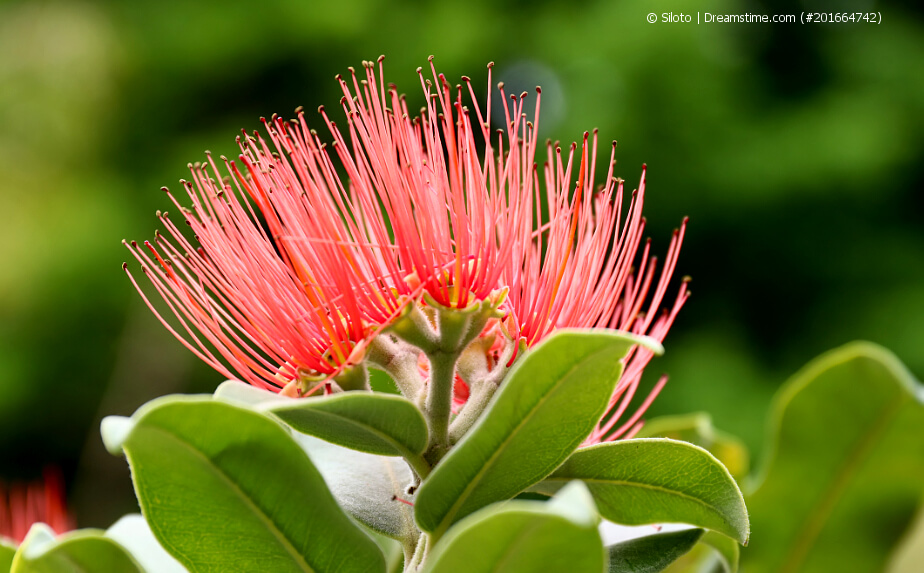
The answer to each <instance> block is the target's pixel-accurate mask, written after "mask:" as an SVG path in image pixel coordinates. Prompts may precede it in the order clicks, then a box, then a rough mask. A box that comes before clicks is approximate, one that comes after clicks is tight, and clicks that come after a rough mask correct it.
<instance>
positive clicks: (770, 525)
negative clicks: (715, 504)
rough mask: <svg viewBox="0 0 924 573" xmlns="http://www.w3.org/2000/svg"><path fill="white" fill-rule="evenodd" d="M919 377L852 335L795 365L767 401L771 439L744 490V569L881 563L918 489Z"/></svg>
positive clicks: (867, 567) (922, 444)
mask: <svg viewBox="0 0 924 573" xmlns="http://www.w3.org/2000/svg"><path fill="white" fill-rule="evenodd" d="M921 396H922V390H921V386H920V385H919V384H918V383H917V382H916V381H915V380H914V379H913V378H912V376H911V375H910V374H909V373H908V371H907V370H906V369H905V368H904V366H903V365H902V364H901V363H900V362H899V361H898V360H897V359H896V358H895V357H894V356H893V355H892V354H891V353H889V352H888V351H886V350H884V349H882V348H881V347H878V346H875V345H872V344H867V343H854V344H849V345H847V346H844V347H842V348H839V349H837V350H834V351H832V352H829V353H827V354H825V355H823V356H821V357H820V358H818V359H816V360H814V361H813V362H811V363H810V364H809V365H808V366H806V367H805V368H804V369H803V370H802V371H800V372H799V373H797V374H796V375H795V376H794V377H793V378H792V379H791V380H790V381H789V382H787V384H786V386H785V388H784V389H783V390H782V391H781V392H780V394H779V396H778V399H777V400H776V404H775V405H774V408H773V416H772V433H771V436H772V438H771V439H772V441H773V443H772V448H771V453H770V456H769V458H768V461H767V464H766V467H765V471H764V475H763V478H762V480H761V482H760V485H759V487H758V488H757V490H756V491H755V492H754V493H753V494H752V495H751V496H749V497H748V506H749V508H750V510H751V514H752V516H753V527H754V531H755V532H758V531H759V532H760V542H759V543H757V542H755V543H754V546H753V547H750V548H748V549H747V550H746V551H744V552H743V553H742V566H743V567H747V570H748V571H749V572H753V573H770V572H776V571H786V572H806V573H808V572H813V573H814V572H829V571H830V572H837V571H878V570H881V569H882V567H883V564H884V563H885V561H886V559H887V557H888V555H889V553H890V551H891V550H892V548H893V547H894V546H895V544H896V542H897V540H898V539H900V538H901V536H902V534H903V532H905V530H906V529H907V528H908V526H909V524H910V522H911V520H912V518H913V517H914V513H915V508H916V507H917V505H918V502H919V500H920V499H921V495H922V493H924V486H922V481H921V476H922V475H924V404H922V402H921Z"/></svg>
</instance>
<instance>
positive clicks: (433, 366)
mask: <svg viewBox="0 0 924 573" xmlns="http://www.w3.org/2000/svg"><path fill="white" fill-rule="evenodd" d="M427 358H428V359H429V360H430V384H429V388H428V390H429V391H428V392H427V400H426V404H425V411H426V414H427V418H428V422H429V426H430V448H429V450H428V451H427V453H426V454H424V457H425V458H426V459H427V461H428V462H430V464H431V465H436V462H438V461H439V460H440V459H441V458H442V457H443V455H444V454H445V453H446V451H447V450H448V449H449V417H450V415H451V414H452V386H453V383H454V382H455V378H456V362H457V361H458V359H459V354H458V353H457V352H453V353H445V352H440V351H437V352H433V353H430V354H428V355H427Z"/></svg>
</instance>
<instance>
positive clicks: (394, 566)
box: [368, 529, 404, 573]
mask: <svg viewBox="0 0 924 573" xmlns="http://www.w3.org/2000/svg"><path fill="white" fill-rule="evenodd" d="M368 533H369V535H370V536H371V537H372V539H374V540H375V542H376V543H377V544H378V546H379V549H381V550H382V553H383V554H384V555H385V569H386V573H401V572H402V571H403V570H404V551H403V550H402V548H401V544H400V543H398V542H397V541H395V540H394V539H392V538H391V537H386V536H384V535H382V534H381V533H378V532H376V531H373V530H371V529H370V530H368Z"/></svg>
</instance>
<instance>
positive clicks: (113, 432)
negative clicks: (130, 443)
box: [99, 416, 135, 456]
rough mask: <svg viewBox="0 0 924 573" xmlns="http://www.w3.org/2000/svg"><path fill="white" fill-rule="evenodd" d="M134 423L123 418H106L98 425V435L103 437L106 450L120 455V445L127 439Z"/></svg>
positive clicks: (129, 419)
mask: <svg viewBox="0 0 924 573" xmlns="http://www.w3.org/2000/svg"><path fill="white" fill-rule="evenodd" d="M134 426H135V423H134V422H133V421H132V419H131V418H126V417H125V416H106V417H105V418H103V421H102V423H100V425H99V433H100V435H101V436H102V437H103V445H105V446H106V450H107V451H108V452H109V453H110V454H112V455H114V456H118V455H121V454H122V445H123V444H124V443H125V440H126V439H128V435H129V434H130V433H131V431H132V428H133V427H134Z"/></svg>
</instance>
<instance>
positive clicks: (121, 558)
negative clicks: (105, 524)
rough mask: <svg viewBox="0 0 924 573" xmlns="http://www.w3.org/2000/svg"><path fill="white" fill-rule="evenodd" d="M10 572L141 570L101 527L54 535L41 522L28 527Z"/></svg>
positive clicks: (120, 572) (134, 572) (126, 572)
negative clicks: (58, 536) (56, 536)
mask: <svg viewBox="0 0 924 573" xmlns="http://www.w3.org/2000/svg"><path fill="white" fill-rule="evenodd" d="M10 573H143V570H142V569H141V567H140V566H139V565H138V564H137V563H136V562H135V560H134V559H132V557H131V556H130V555H129V554H128V552H127V551H125V549H124V548H123V547H122V546H121V545H119V544H118V543H116V542H115V541H113V540H112V539H110V538H108V537H106V536H105V535H104V534H103V532H102V531H99V530H94V529H82V530H79V531H74V532H72V533H68V534H65V535H62V536H61V537H60V538H57V539H56V538H55V534H54V531H52V530H51V529H50V528H49V527H48V526H47V525H45V524H44V523H37V524H35V525H33V526H32V529H30V530H29V533H28V535H26V538H25V539H24V540H23V542H22V545H20V546H19V550H18V551H17V552H16V556H15V557H14V558H13V564H12V567H11V568H10Z"/></svg>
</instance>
